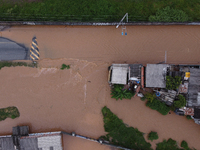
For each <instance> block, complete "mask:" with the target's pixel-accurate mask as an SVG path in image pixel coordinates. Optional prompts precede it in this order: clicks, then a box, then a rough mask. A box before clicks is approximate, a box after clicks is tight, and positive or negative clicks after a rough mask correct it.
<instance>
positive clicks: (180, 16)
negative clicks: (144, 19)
mask: <svg viewBox="0 0 200 150" xmlns="http://www.w3.org/2000/svg"><path fill="white" fill-rule="evenodd" d="M188 20H189V17H188V15H187V14H186V13H185V12H183V11H182V10H178V9H172V8H170V7H169V6H167V7H165V8H163V9H160V10H158V11H157V12H156V15H151V16H150V17H149V21H150V22H187V21H188Z"/></svg>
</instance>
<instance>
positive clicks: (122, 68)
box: [111, 64, 128, 85]
mask: <svg viewBox="0 0 200 150" xmlns="http://www.w3.org/2000/svg"><path fill="white" fill-rule="evenodd" d="M127 76H128V64H113V65H112V77H111V83H112V84H124V85H125V84H127Z"/></svg>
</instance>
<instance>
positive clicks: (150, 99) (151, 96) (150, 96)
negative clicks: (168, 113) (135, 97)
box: [144, 93, 156, 102]
mask: <svg viewBox="0 0 200 150" xmlns="http://www.w3.org/2000/svg"><path fill="white" fill-rule="evenodd" d="M144 96H145V97H146V99H147V100H148V101H150V102H152V101H153V100H154V99H155V98H156V95H155V94H151V93H147V94H145V95H144Z"/></svg>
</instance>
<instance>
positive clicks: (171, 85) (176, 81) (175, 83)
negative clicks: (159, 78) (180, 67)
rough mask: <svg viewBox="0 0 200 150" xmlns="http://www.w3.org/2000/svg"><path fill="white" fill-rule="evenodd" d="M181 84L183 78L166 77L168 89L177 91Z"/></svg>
mask: <svg viewBox="0 0 200 150" xmlns="http://www.w3.org/2000/svg"><path fill="white" fill-rule="evenodd" d="M180 84H181V77H180V76H175V77H174V78H173V77H171V76H167V77H166V89H168V90H175V89H177V88H178V87H179V85H180Z"/></svg>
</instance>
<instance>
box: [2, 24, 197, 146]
mask: <svg viewBox="0 0 200 150" xmlns="http://www.w3.org/2000/svg"><path fill="white" fill-rule="evenodd" d="M127 32H128V35H127V36H122V35H121V29H120V28H119V29H115V27H60V26H57V27H42V26H37V27H12V28H10V29H6V30H5V31H3V32H2V35H3V36H4V37H6V38H10V39H12V40H14V41H16V42H19V43H23V44H25V45H26V46H29V43H31V39H32V37H33V36H34V35H36V36H37V39H38V43H39V48H40V52H41V59H42V60H41V61H39V68H26V67H15V68H3V69H1V70H0V83H1V85H2V86H0V99H1V107H7V106H17V107H18V108H19V111H20V113H21V116H20V118H18V119H15V120H11V119H6V120H5V121H3V122H1V123H0V128H1V129H2V130H1V134H7V133H10V132H11V128H12V127H13V126H16V125H27V124H28V125H30V126H31V131H32V132H40V131H49V130H51V131H55V130H64V131H67V132H72V131H74V132H76V133H77V134H81V135H85V136H89V137H93V138H98V137H99V136H100V135H103V134H105V132H104V128H103V118H102V114H101V108H102V107H103V106H105V105H106V106H108V108H110V109H111V111H113V112H114V113H115V114H117V115H118V116H119V118H121V119H123V120H124V122H125V123H126V124H128V125H130V126H133V127H137V128H138V129H139V130H141V131H142V132H144V133H148V132H150V131H152V130H153V131H157V132H158V135H159V139H158V140H157V141H155V142H154V143H153V146H154V147H155V143H156V142H158V141H162V140H163V139H168V138H173V139H175V140H177V141H179V142H180V141H181V140H186V141H187V142H188V144H189V146H191V147H192V146H193V147H195V148H197V149H198V148H199V147H200V143H199V142H198V141H199V140H200V137H199V128H200V126H198V125H196V124H194V123H193V122H192V121H188V120H187V119H186V118H184V117H180V116H176V115H174V114H173V113H172V114H171V115H167V116H162V115H160V114H159V113H157V112H156V111H153V110H151V109H149V108H147V107H146V106H145V105H144V102H142V101H141V100H139V99H138V98H134V99H132V100H123V101H115V100H114V99H111V98H110V88H109V86H108V84H107V67H108V66H109V64H111V63H112V62H116V63H120V62H125V61H126V62H127V63H135V62H141V63H148V62H151V63H157V62H161V61H164V58H165V57H164V54H165V51H167V54H168V58H167V61H168V63H197V62H199V49H198V47H199V45H200V42H199V41H200V40H199V39H200V34H199V33H200V30H199V27H197V26H191V27H190V26H145V27H144V26H140V27H137V26H133V27H127ZM46 58H52V59H46ZM62 63H65V64H70V65H71V68H70V69H69V70H60V69H59V68H60V66H61V64H62ZM64 141H65V147H67V148H66V149H70V150H71V149H99V150H100V149H102V150H106V149H108V147H104V146H101V145H99V144H98V143H94V144H93V143H91V144H89V143H88V142H85V141H84V140H83V141H82V140H81V139H80V140H79V139H77V140H76V141H74V138H73V137H72V138H65V139H64ZM69 141H70V142H69ZM71 143H74V144H71ZM75 143H79V144H77V145H76V144H75ZM70 145H71V146H70ZM84 146H85V147H84Z"/></svg>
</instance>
